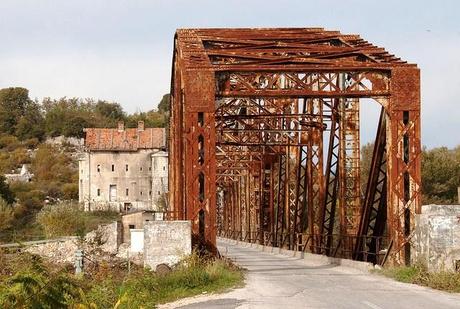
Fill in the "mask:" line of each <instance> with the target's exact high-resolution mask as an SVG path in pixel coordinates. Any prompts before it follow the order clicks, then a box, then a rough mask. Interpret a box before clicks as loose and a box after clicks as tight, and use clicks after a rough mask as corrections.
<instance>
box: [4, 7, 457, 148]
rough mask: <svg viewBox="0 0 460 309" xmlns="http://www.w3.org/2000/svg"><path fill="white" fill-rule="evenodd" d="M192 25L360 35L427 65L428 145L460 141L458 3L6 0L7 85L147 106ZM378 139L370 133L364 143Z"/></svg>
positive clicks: (38, 94) (34, 93)
mask: <svg viewBox="0 0 460 309" xmlns="http://www.w3.org/2000/svg"><path fill="white" fill-rule="evenodd" d="M187 27H324V28H326V29H328V30H340V31H341V32H342V33H356V34H360V35H361V36H362V37H363V38H364V39H366V40H368V41H370V42H372V43H374V44H376V45H379V46H383V47H385V48H386V49H387V50H388V51H390V52H391V53H394V54H396V55H397V56H398V57H401V58H403V59H404V60H406V61H408V62H411V63H417V64H418V65H419V67H420V68H421V71H422V121H423V123H422V125H423V126H422V128H423V130H422V133H423V136H422V142H423V144H424V145H426V146H428V147H434V146H441V145H446V146H450V147H453V146H455V145H458V144H460V126H459V119H460V108H458V107H457V105H459V97H460V1H458V0H452V1H420V0H419V1H416V0H414V1H401V0H397V1H396V0H395V1H393V0H385V1H371V0H367V1H357V0H347V1H340V0H337V1H324V0H323V1H308V0H303V1H281V0H278V1H270V0H263V1H260V0H245V1H243V0H241V1H240V0H238V1H237V0H234V1H232V0H225V1H218V0H213V1H200V0H190V1H173V0H169V1H159V0H151V1H147V0H125V1H123V0H105V1H102V0H56V1H52V0H28V1H27V0H0V88H4V87H11V86H22V87H25V88H28V89H29V90H30V96H31V97H32V98H38V99H41V98H43V97H52V98H59V97H63V96H67V97H83V98H86V97H91V98H95V99H105V100H109V101H116V102H119V103H120V104H121V105H122V106H123V107H124V108H125V110H127V111H128V112H134V111H139V110H140V111H146V110H150V109H152V108H154V107H156V104H157V103H158V102H159V101H160V99H161V97H162V95H163V94H165V93H167V92H169V84H170V71H171V55H172V44H173V36H174V31H175V29H176V28H187ZM372 103H373V102H363V104H362V105H363V108H362V113H361V119H362V121H363V131H367V130H368V129H369V128H372V127H373V125H372V123H374V122H375V118H376V114H377V110H378V108H377V107H376V105H375V104H372ZM367 105H373V107H369V106H367ZM373 136H374V133H363V134H362V140H363V141H364V142H367V141H368V140H370V139H372V137H373Z"/></svg>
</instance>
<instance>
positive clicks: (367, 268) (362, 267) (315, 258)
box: [219, 237, 375, 273]
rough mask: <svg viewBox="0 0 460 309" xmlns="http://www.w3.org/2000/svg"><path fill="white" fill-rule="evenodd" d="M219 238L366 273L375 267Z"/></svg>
mask: <svg viewBox="0 0 460 309" xmlns="http://www.w3.org/2000/svg"><path fill="white" fill-rule="evenodd" d="M219 239H220V240H222V241H224V242H227V243H233V244H237V245H240V246H244V247H249V248H255V249H257V250H259V251H262V252H267V253H271V254H280V255H285V256H289V257H296V258H300V259H304V260H305V261H308V262H310V263H314V264H332V265H340V266H345V267H349V268H353V269H356V270H359V271H362V272H364V273H369V272H370V271H372V270H374V269H375V267H374V265H373V264H372V263H369V262H361V261H354V260H349V259H342V258H335V257H330V256H326V255H321V254H315V253H309V252H302V251H294V250H288V249H283V248H278V247H272V246H264V245H260V244H253V243H247V242H244V241H239V240H234V239H228V238H222V237H219Z"/></svg>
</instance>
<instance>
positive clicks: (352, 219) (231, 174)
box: [169, 28, 421, 263]
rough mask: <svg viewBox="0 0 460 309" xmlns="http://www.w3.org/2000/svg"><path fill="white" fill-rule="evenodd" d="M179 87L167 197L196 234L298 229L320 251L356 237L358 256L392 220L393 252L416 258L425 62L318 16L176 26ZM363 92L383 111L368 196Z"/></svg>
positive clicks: (205, 239)
mask: <svg viewBox="0 0 460 309" xmlns="http://www.w3.org/2000/svg"><path fill="white" fill-rule="evenodd" d="M171 95H172V96H171V97H172V99H171V121H170V129H169V134H170V142H169V151H170V167H169V172H170V183H171V190H170V199H169V200H170V208H171V210H173V212H174V213H175V214H176V219H186V220H190V221H191V222H192V231H193V234H194V241H195V243H199V244H201V246H203V247H207V248H208V249H210V250H212V251H215V241H216V233H217V228H219V229H223V230H226V231H231V232H232V235H233V237H238V238H241V239H244V238H249V239H260V241H262V240H263V239H266V238H267V237H265V238H264V237H263V235H262V233H266V234H267V233H268V234H267V235H269V237H268V238H269V239H271V242H272V244H273V245H277V246H289V247H291V248H292V247H293V246H295V245H296V241H297V235H299V234H303V235H310V236H309V237H310V238H311V239H313V240H312V241H311V242H309V244H310V247H309V250H311V251H314V252H320V253H326V254H331V252H332V251H334V253H337V252H340V251H342V252H343V255H344V256H346V255H348V254H349V252H348V251H347V250H348V248H349V247H353V250H354V253H353V256H354V257H355V258H359V254H358V253H359V252H360V251H362V250H363V248H369V247H372V245H371V244H368V243H365V242H362V241H360V239H363V238H362V237H365V236H369V235H370V234H372V235H383V233H384V231H386V232H387V236H388V238H389V239H391V240H392V242H393V244H394V245H393V250H392V252H391V258H392V260H393V262H394V263H406V262H408V260H409V258H410V240H411V236H412V231H413V224H414V217H413V216H414V214H415V213H416V212H418V211H419V210H420V151H421V149H420V76H419V69H418V68H417V67H416V65H413V64H408V63H406V62H404V61H402V60H400V59H399V58H396V57H395V56H393V55H391V54H389V53H388V52H386V51H385V50H384V49H383V48H380V47H376V46H374V45H372V44H371V43H369V42H367V41H365V40H363V39H361V38H360V37H359V36H357V35H343V34H341V33H340V32H337V31H325V30H323V29H321V28H304V29H300V28H299V29H295V28H286V29H181V30H178V31H177V32H176V36H175V41H174V58H173V76H172V83H171ZM361 98H373V99H375V100H376V101H377V102H378V103H380V104H381V105H382V108H383V110H384V115H385V121H381V123H380V129H379V132H380V133H379V135H378V136H377V142H376V149H375V151H374V159H373V169H372V172H371V176H370V181H369V183H370V184H369V186H371V187H372V188H369V187H368V189H367V192H366V196H365V198H363V199H362V198H361V194H360V191H359V188H360V186H359V183H360V179H359V174H360V173H359V171H360V153H359V150H360V143H359V104H360V102H359V99H361ZM382 123H383V124H382ZM383 127H384V128H385V129H383ZM382 132H385V134H383V133H382ZM382 136H384V138H383V137H382ZM325 150H326V151H325ZM382 162H385V165H384V166H385V168H382V164H383V163H382ZM382 175H383V176H385V177H383V176H382ZM362 200H363V201H362ZM377 200H378V201H379V204H378V205H379V206H378V207H377V206H376V202H375V201H377ZM377 208H378V209H377ZM376 209H377V210H378V211H375V210H376ZM217 216H218V217H219V219H218V220H217ZM376 222H377V223H378V224H377V223H376ZM335 234H338V235H339V241H338V242H337V239H336V238H334V237H335V236H334V235H335ZM256 235H257V236H256ZM342 238H343V239H342ZM340 245H341V246H342V248H341V250H338V249H339V246H340ZM374 247H375V246H374ZM332 249H334V250H332ZM374 250H376V249H374ZM350 256H351V254H350Z"/></svg>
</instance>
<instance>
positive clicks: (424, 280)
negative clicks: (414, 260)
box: [377, 264, 460, 293]
mask: <svg viewBox="0 0 460 309" xmlns="http://www.w3.org/2000/svg"><path fill="white" fill-rule="evenodd" d="M377 272H378V273H380V274H382V275H384V276H386V277H390V278H393V279H395V280H397V281H400V282H405V283H413V284H418V285H422V286H427V287H430V288H433V289H436V290H441V291H447V292H452V293H460V273H458V272H449V271H441V272H429V271H428V270H427V268H426V267H425V266H424V265H422V264H416V265H413V266H401V267H391V268H386V269H382V270H379V271H377Z"/></svg>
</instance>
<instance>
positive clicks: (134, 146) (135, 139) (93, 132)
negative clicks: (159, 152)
mask: <svg viewBox="0 0 460 309" xmlns="http://www.w3.org/2000/svg"><path fill="white" fill-rule="evenodd" d="M85 132H86V136H85V146H86V148H87V149H88V150H96V151H97V150H109V151H110V150H113V151H136V150H139V149H155V148H156V149H158V148H164V147H165V145H166V136H165V129H164V128H146V129H145V130H139V129H138V128H133V129H123V130H120V129H116V128H115V129H105V128H104V129H101V128H87V129H85Z"/></svg>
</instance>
